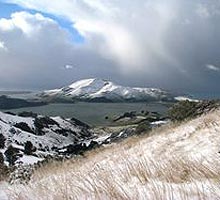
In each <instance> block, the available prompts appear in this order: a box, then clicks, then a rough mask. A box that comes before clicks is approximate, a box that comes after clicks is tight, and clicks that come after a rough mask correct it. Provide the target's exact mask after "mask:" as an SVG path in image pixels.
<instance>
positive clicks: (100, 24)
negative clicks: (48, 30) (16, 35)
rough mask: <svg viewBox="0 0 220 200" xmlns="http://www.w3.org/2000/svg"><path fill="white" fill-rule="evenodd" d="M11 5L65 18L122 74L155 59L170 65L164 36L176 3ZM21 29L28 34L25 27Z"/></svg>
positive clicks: (46, 1)
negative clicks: (116, 64)
mask: <svg viewBox="0 0 220 200" xmlns="http://www.w3.org/2000/svg"><path fill="white" fill-rule="evenodd" d="M10 2H14V3H17V4H19V5H21V6H24V7H27V8H32V9H37V10H40V11H43V12H47V13H52V14H54V15H57V16H63V17H65V18H67V19H68V20H70V21H71V22H72V23H73V26H74V27H75V28H76V29H77V30H78V31H79V33H81V34H82V35H83V36H84V37H85V40H86V42H87V44H88V45H90V47H91V48H93V49H96V51H98V52H99V54H100V55H102V56H104V57H105V58H107V59H110V60H112V61H114V62H116V63H118V64H119V65H120V66H121V69H122V71H124V72H129V71H130V72H132V73H133V72H134V71H136V72H137V71H138V70H139V71H142V70H143V69H146V67H148V66H150V65H151V62H152V59H154V58H155V57H157V58H160V59H163V60H166V61H169V62H172V59H171V56H170V55H169V52H168V50H167V49H166V46H165V44H164V35H165V31H166V30H167V28H168V27H169V26H170V25H171V24H170V23H171V22H172V21H173V19H175V15H176V12H177V10H178V4H177V3H176V2H175V0H170V3H165V2H163V1H161V0H156V1H145V0H140V1H132V2H130V3H127V1H125V0H122V1H116V0H106V1H101V0H94V1H89V0H82V1H69V0H63V1H59V0H54V1H50V0H38V1H33V0H26V1H21V0H12V1H10ZM61 8H62V9H61ZM22 27H23V29H24V30H26V31H27V32H28V31H29V28H28V27H29V26H28V25H26V24H22Z"/></svg>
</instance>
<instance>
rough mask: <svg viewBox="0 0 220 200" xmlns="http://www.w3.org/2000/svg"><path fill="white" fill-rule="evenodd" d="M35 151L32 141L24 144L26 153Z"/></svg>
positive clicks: (29, 153)
mask: <svg viewBox="0 0 220 200" xmlns="http://www.w3.org/2000/svg"><path fill="white" fill-rule="evenodd" d="M34 151H36V148H35V147H34V145H33V144H32V143H31V142H30V141H27V142H26V143H25V145H24V153H25V154H26V155H31V154H32V153H33V152H34Z"/></svg>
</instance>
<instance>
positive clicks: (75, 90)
mask: <svg viewBox="0 0 220 200" xmlns="http://www.w3.org/2000/svg"><path fill="white" fill-rule="evenodd" d="M39 96H40V97H41V98H43V99H47V100H48V101H62V100H66V101H70V102H71V101H88V102H141V101H174V96H173V95H172V94H171V93H169V92H167V91H165V90H161V89H158V88H141V87H125V86H121V85H117V84H115V83H113V82H111V81H108V80H105V79H99V78H90V79H83V80H79V81H76V82H74V83H72V84H70V85H69V86H66V87H62V88H60V89H53V90H46V91H44V92H42V93H40V94H39Z"/></svg>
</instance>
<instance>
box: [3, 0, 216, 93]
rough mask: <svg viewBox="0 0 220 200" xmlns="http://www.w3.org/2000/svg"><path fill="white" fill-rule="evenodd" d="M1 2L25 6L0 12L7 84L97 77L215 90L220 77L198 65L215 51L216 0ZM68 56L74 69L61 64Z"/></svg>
mask: <svg viewBox="0 0 220 200" xmlns="http://www.w3.org/2000/svg"><path fill="white" fill-rule="evenodd" d="M7 2H8V3H15V4H18V5H19V6H22V7H24V8H25V10H26V12H18V13H13V14H12V15H11V17H10V18H7V19H5V18H2V19H0V41H2V42H4V44H5V45H6V46H7V48H8V50H9V52H8V53H5V52H4V53H2V51H1V52H0V60H1V63H3V64H2V65H1V66H0V67H1V70H2V69H3V70H5V72H7V74H6V73H5V74H4V77H3V75H0V78H1V82H2V83H3V80H4V81H5V84H6V85H7V84H12V82H14V84H15V82H16V83H20V84H22V85H23V86H24V87H25V86H26V85H27V84H31V87H57V86H59V85H64V84H65V83H66V82H68V81H73V80H75V79H79V78H86V77H94V76H98V77H99V76H100V77H104V78H108V79H115V80H116V81H117V80H120V82H121V83H122V84H125V85H126V84H129V85H137V86H154V87H164V88H171V89H177V90H182V89H185V90H199V89H200V88H203V89H206V90H209V88H212V89H215V88H216V90H217V89H218V88H217V86H216V85H218V84H216V83H220V80H219V79H217V78H216V79H214V78H213V77H211V75H210V74H209V73H207V69H206V68H204V66H205V65H206V63H209V62H210V63H216V62H218V58H219V55H218V52H219V51H220V46H219V45H218V44H219V39H220V25H219V23H218V21H219V20H220V14H219V13H220V12H219V11H220V1H218V0H213V2H212V4H210V1H209V0H204V1H201V0H195V1H185V0H179V1H176V0H169V1H164V0H139V1H131V2H129V3H128V2H127V1H125V0H121V1H118V0H105V1H102V0H94V1H90V0H81V1H70V0H62V1H60V0H53V1H51V0H38V1H34V0H25V1H22V0H7ZM28 9H32V11H31V13H35V12H36V13H35V14H30V13H28V11H27V10H28ZM33 10H35V11H33ZM38 12H39V13H41V14H39V13H38ZM48 14H49V15H48ZM45 16H50V17H45ZM51 18H53V19H51ZM56 18H62V19H65V20H66V21H68V22H69V23H70V24H71V26H72V30H76V31H77V32H78V33H79V34H80V35H81V36H82V37H83V38H84V40H83V42H82V43H80V44H79V43H78V44H77V43H74V42H73V41H72V40H71V36H72V35H71V34H72V33H71V29H68V30H67V29H65V28H62V26H61V25H60V24H59V23H58V22H57V21H56ZM73 32H74V31H73ZM67 63H71V66H77V72H76V71H75V70H61V69H63V68H64V67H63V66H66V64H67ZM67 68H69V67H67ZM70 68H71V67H70ZM60 71H61V72H60ZM73 71H74V72H73ZM71 72H72V73H71ZM55 73H56V74H59V76H58V77H57V76H55V75H54V74H55ZM13 74H16V76H17V77H16V79H15V78H14V77H15V75H14V76H13ZM12 79H13V81H11V80H12ZM9 80H10V81H9ZM28 81H29V82H30V83H28ZM15 85H18V84H15ZM213 85H214V87H213ZM203 86H205V87H203Z"/></svg>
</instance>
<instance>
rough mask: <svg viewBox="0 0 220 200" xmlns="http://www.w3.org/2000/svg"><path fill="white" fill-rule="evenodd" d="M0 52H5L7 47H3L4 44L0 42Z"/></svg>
mask: <svg viewBox="0 0 220 200" xmlns="http://www.w3.org/2000/svg"><path fill="white" fill-rule="evenodd" d="M0 50H4V51H7V47H6V46H5V43H4V42H2V41H0Z"/></svg>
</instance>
